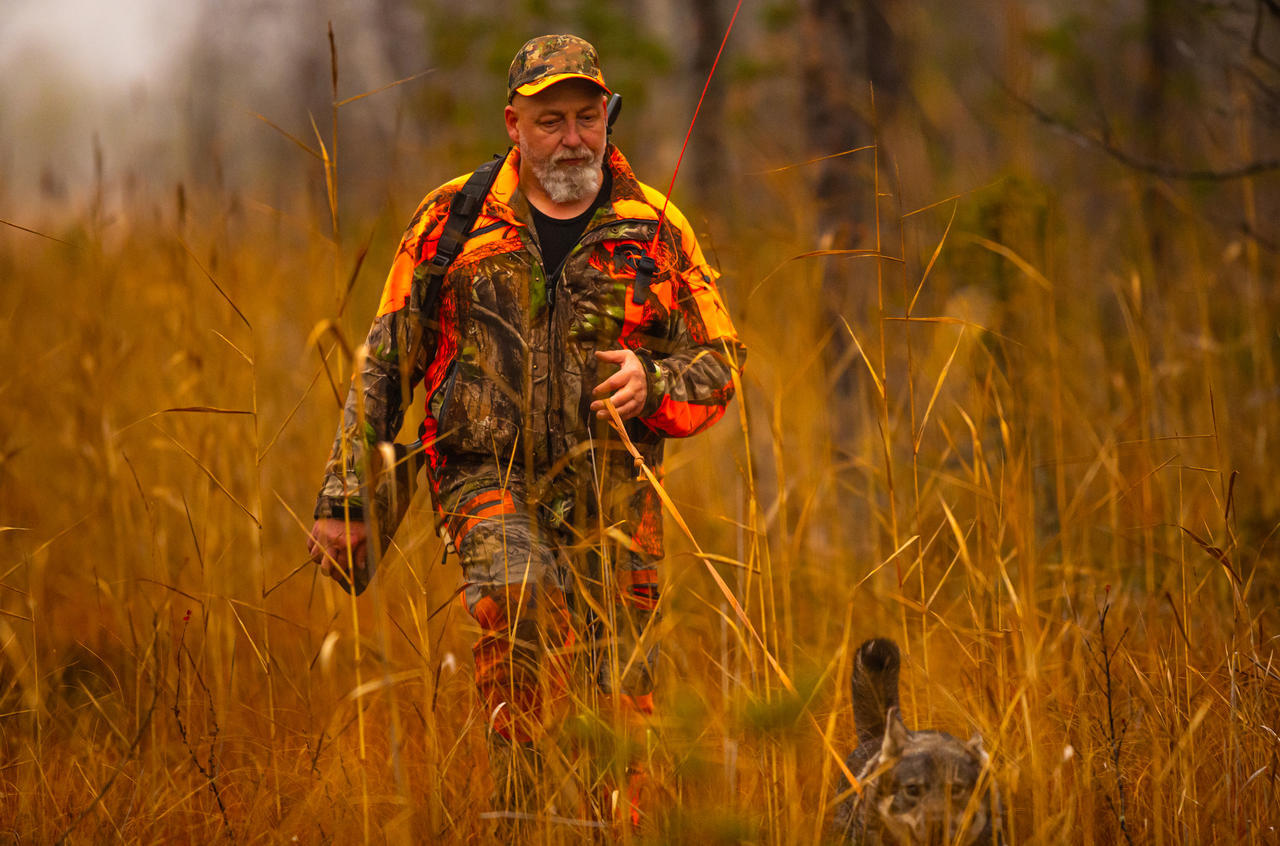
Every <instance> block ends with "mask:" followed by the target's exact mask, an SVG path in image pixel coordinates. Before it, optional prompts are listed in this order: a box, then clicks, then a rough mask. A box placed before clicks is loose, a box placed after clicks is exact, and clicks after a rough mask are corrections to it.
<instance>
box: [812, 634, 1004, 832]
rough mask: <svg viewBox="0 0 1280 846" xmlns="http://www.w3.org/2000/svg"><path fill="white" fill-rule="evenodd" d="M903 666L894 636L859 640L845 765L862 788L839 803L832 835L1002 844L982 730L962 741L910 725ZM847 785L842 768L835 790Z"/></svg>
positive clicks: (843, 789) (841, 790)
mask: <svg viewBox="0 0 1280 846" xmlns="http://www.w3.org/2000/svg"><path fill="white" fill-rule="evenodd" d="M900 666H901V657H900V654H899V652H898V646H897V644H895V643H894V642H893V641H892V640H888V639H886V638H875V639H873V640H868V641H866V642H865V643H863V644H862V645H861V646H859V647H858V653H857V658H856V659H855V663H854V668H853V716H854V720H855V721H856V723H857V729H858V747H857V748H856V749H854V750H853V752H852V753H850V755H849V757H848V758H847V759H846V760H845V766H846V767H847V768H848V770H849V772H851V773H853V774H854V776H855V777H856V778H857V780H858V783H859V785H860V786H861V791H860V792H854V793H851V795H849V796H848V797H847V798H846V799H844V800H843V801H841V802H840V803H839V804H838V805H837V806H836V810H835V814H834V819H833V825H832V828H833V829H834V832H835V835H836V837H837V838H838V840H839V842H841V843H851V844H856V846H890V844H898V846H947V844H960V845H961V846H999V845H1000V844H1002V843H1003V840H1002V839H1001V838H1000V837H999V835H998V833H997V831H996V830H997V829H999V828H1000V826H999V820H1000V817H1001V808H1000V801H999V794H998V792H997V790H996V788H995V783H994V781H992V780H991V779H990V778H989V777H988V778H987V779H986V780H985V782H984V779H983V774H984V772H986V771H987V770H988V769H989V767H990V758H989V756H988V755H987V752H986V750H985V749H984V748H983V745H982V737H981V736H980V735H977V734H975V735H974V736H973V738H972V739H970V740H969V741H968V742H964V741H961V740H959V739H957V738H955V737H952V736H951V735H949V734H946V733H945V732H940V731H909V730H908V729H907V727H906V725H905V724H904V723H903V721H902V712H901V711H900V710H899V707H898V669H899V667H900ZM850 790H851V787H850V785H849V783H848V780H847V779H846V778H845V777H844V776H843V775H842V776H841V777H840V784H839V789H838V791H837V796H839V795H842V794H844V793H849V792H850Z"/></svg>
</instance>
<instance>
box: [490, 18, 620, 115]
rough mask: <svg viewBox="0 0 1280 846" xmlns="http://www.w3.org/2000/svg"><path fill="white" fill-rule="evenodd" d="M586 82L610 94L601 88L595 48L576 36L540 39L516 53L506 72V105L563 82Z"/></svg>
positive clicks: (601, 83) (543, 36)
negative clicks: (522, 96) (521, 95)
mask: <svg viewBox="0 0 1280 846" xmlns="http://www.w3.org/2000/svg"><path fill="white" fill-rule="evenodd" d="M574 78H577V79H588V80H591V81H592V82H594V83H595V84H596V85H599V86H600V87H601V88H603V89H604V93H606V94H612V93H613V92H612V91H610V90H609V86H607V85H605V84H604V74H603V73H601V72H600V59H599V57H598V56H597V55H596V48H594V47H592V46H591V45H590V44H588V43H587V42H586V41H583V40H582V39H581V38H579V37H578V36H576V35H540V36H538V37H537V38H531V39H529V40H528V41H527V42H525V45H524V46H523V47H521V48H520V52H518V53H516V57H515V59H513V60H512V61H511V70H510V71H508V72H507V102H508V103H510V102H511V101H512V100H513V99H514V98H515V96H516V95H517V94H524V95H525V96H526V97H527V96H529V95H531V94H537V93H538V92H539V91H542V90H543V89H544V88H548V87H550V86H552V85H555V84H556V83H557V82H560V81H562V80H565V79H574Z"/></svg>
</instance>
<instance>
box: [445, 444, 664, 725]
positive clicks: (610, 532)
mask: <svg viewBox="0 0 1280 846" xmlns="http://www.w3.org/2000/svg"><path fill="white" fill-rule="evenodd" d="M502 480H503V476H502V475H500V474H499V468H497V467H496V466H490V467H487V468H486V467H478V468H469V472H467V473H466V474H463V478H462V479H461V480H460V481H459V482H457V483H455V484H453V485H451V486H449V487H448V488H445V489H442V490H441V491H440V496H439V502H438V504H439V505H440V507H441V509H442V511H443V513H444V517H445V520H446V526H447V529H448V531H449V535H450V538H451V539H452V542H453V545H454V549H455V550H456V551H457V553H458V556H459V558H460V559H461V563H462V569H463V576H464V579H465V588H464V591H463V597H462V598H463V603H464V604H465V606H466V608H467V611H468V612H469V613H470V614H471V616H472V617H474V618H475V621H476V623H477V624H478V625H479V629H480V635H479V638H478V640H477V641H476V643H475V646H474V652H475V667H476V685H477V688H478V689H479V693H480V699H481V702H482V703H483V704H484V706H485V708H486V711H487V716H488V719H489V723H490V726H491V727H492V729H493V731H494V732H495V733H496V734H498V735H500V736H502V737H503V738H507V739H508V740H511V741H515V742H518V743H529V742H532V741H535V740H536V739H537V738H538V737H539V736H540V735H542V734H543V732H544V730H545V728H546V727H547V725H549V724H550V723H553V722H555V721H556V720H557V718H558V717H559V716H560V715H562V714H563V713H564V712H565V711H567V710H570V709H576V710H604V709H608V708H622V709H624V710H628V711H636V712H639V713H642V714H646V713H651V712H652V701H653V700H652V695H653V689H654V661H655V660H656V658H657V639H656V632H655V631H654V628H655V625H654V624H655V623H656V618H657V603H658V584H657V567H656V564H657V558H656V557H655V556H652V555H648V554H645V553H643V552H640V551H638V550H637V549H635V548H634V547H635V546H636V544H635V543H628V542H627V539H628V537H629V536H628V535H627V534H626V532H625V528H626V526H627V525H628V521H627V520H626V519H625V517H624V518H622V519H615V520H614V521H613V522H612V523H610V524H606V523H605V521H604V519H602V517H601V507H600V506H599V505H598V502H597V501H598V499H599V498H598V497H584V496H581V495H579V496H577V497H576V499H577V501H576V502H574V501H573V500H572V499H571V498H570V497H568V496H561V497H558V498H556V499H552V500H550V501H546V502H544V501H535V502H530V501H529V498H528V497H527V496H526V494H525V491H524V489H523V486H522V485H520V484H518V483H515V482H512V481H510V480H509V478H508V480H507V483H506V485H505V486H503V484H502ZM637 484H638V483H635V482H631V481H623V482H621V483H620V485H621V486H628V485H630V486H635V485H637ZM615 494H617V495H615V496H611V497H604V498H605V499H606V500H607V501H608V502H617V503H621V504H622V505H623V507H624V508H625V506H626V505H627V504H628V503H629V502H631V501H632V500H634V491H629V490H620V491H615ZM605 510H606V511H607V510H608V509H607V505H606V508H605ZM592 524H594V526H593V525H592Z"/></svg>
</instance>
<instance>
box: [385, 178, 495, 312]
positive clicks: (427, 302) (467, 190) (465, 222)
mask: <svg viewBox="0 0 1280 846" xmlns="http://www.w3.org/2000/svg"><path fill="white" fill-rule="evenodd" d="M506 159H507V157H506V156H505V155H503V156H499V155H495V156H494V157H493V158H492V159H490V160H489V161H487V162H485V163H484V164H482V165H480V167H478V168H476V169H475V172H474V173H472V174H471V176H469V177H468V178H467V181H466V182H465V183H463V186H462V188H461V189H459V190H458V193H456V194H454V195H453V199H451V200H450V201H449V216H448V217H446V218H445V221H444V231H443V232H441V233H440V240H439V241H438V242H437V243H436V254H435V256H434V257H432V259H431V261H430V262H429V263H428V265H427V268H426V273H424V274H422V275H420V276H416V278H415V279H414V281H413V288H412V290H411V291H410V292H409V301H410V308H411V309H414V310H416V311H417V313H418V315H419V316H420V317H426V316H427V315H429V314H431V313H432V312H433V311H435V308H436V304H437V303H438V302H439V300H440V288H441V286H442V285H443V284H444V275H445V273H446V272H447V271H448V270H449V265H451V264H453V260H454V259H456V258H457V257H458V253H460V252H462V247H463V245H464V244H466V242H467V236H468V234H469V233H470V231H471V227H472V226H474V225H475V222H476V218H478V217H479V216H480V210H481V209H482V208H484V198H485V197H486V196H488V194H489V190H490V189H491V188H493V183H494V180H495V179H497V178H498V171H499V170H501V169H502V163H503V162H504V161H506Z"/></svg>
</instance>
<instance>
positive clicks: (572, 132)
mask: <svg viewBox="0 0 1280 846" xmlns="http://www.w3.org/2000/svg"><path fill="white" fill-rule="evenodd" d="M560 143H562V144H564V146H566V147H577V146H578V145H579V144H581V143H582V135H581V134H580V133H579V132H578V122H577V121H576V120H573V119H572V118H570V119H569V120H566V121H565V127H564V136H563V137H562V138H561V139H560Z"/></svg>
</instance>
